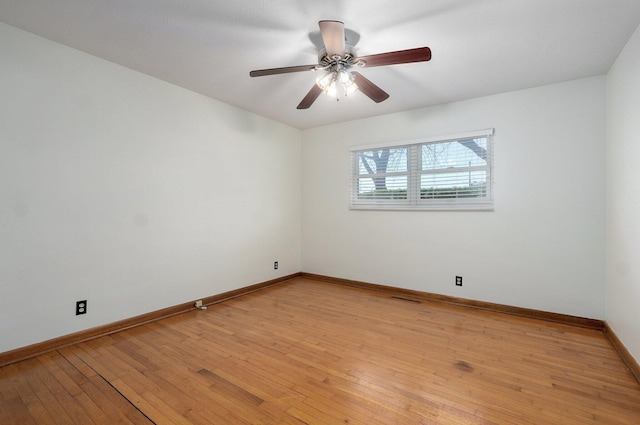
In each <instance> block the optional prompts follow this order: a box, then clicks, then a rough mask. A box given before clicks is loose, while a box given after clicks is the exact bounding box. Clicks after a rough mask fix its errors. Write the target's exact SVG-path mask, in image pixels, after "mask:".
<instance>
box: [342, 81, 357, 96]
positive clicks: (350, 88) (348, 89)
mask: <svg viewBox="0 0 640 425" xmlns="http://www.w3.org/2000/svg"><path fill="white" fill-rule="evenodd" d="M357 89H358V86H356V85H355V83H351V84H349V85H346V86H344V92H345V94H346V95H347V96H348V95H350V94H351V93H353V92H354V91H356V90H357Z"/></svg>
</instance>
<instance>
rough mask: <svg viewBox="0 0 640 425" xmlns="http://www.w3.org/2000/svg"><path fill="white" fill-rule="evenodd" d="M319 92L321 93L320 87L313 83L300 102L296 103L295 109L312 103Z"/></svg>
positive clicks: (307, 106) (305, 107)
mask: <svg viewBox="0 0 640 425" xmlns="http://www.w3.org/2000/svg"><path fill="white" fill-rule="evenodd" d="M320 93H322V89H321V88H320V87H318V85H317V84H314V85H313V87H311V90H309V93H307V95H306V96H305V97H304V99H302V101H301V102H300V104H298V106H297V107H296V109H308V108H309V107H310V106H311V105H312V104H313V102H315V101H316V99H317V98H318V96H320Z"/></svg>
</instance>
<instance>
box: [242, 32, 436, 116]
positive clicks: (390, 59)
mask: <svg viewBox="0 0 640 425" xmlns="http://www.w3.org/2000/svg"><path fill="white" fill-rule="evenodd" d="M318 25H319V26H320V34H321V35H322V41H323V43H324V48H323V49H321V50H320V52H319V54H318V64H317V65H298V66H286V67H282V68H269V69H259V70H255V71H251V72H250V73H249V75H250V76H251V77H262V76H265V75H275V74H286V73H289V72H300V71H324V73H323V75H321V76H320V77H318V78H317V80H316V84H314V86H313V87H312V88H311V90H309V93H307V95H306V96H305V97H304V98H303V99H302V101H301V102H300V104H299V105H298V106H297V108H298V109H307V108H309V107H310V106H311V105H312V104H313V102H315V100H316V99H317V98H318V96H320V93H322V92H325V93H327V94H328V95H331V96H336V97H338V96H339V95H340V94H341V93H342V94H343V95H348V94H351V93H352V92H353V91H355V90H360V91H361V92H362V93H364V94H365V95H366V96H368V97H369V98H370V99H371V100H373V101H374V102H376V103H380V102H382V101H383V100H386V99H387V98H389V94H387V93H386V92H385V91H384V90H382V89H381V88H380V87H378V86H377V85H375V84H374V83H372V82H371V81H369V80H368V79H367V78H365V77H364V76H363V75H362V74H360V73H359V72H357V71H353V70H351V68H354V67H359V68H363V67H368V68H371V67H374V66H384V65H397V64H403V63H411V62H426V61H428V60H430V59H431V49H429V48H428V47H418V48H415V49H408V50H398V51H395V52H388V53H379V54H375V55H368V56H356V55H355V51H354V48H353V46H350V45H349V44H346V40H345V31H344V23H342V22H340V21H320V22H318Z"/></svg>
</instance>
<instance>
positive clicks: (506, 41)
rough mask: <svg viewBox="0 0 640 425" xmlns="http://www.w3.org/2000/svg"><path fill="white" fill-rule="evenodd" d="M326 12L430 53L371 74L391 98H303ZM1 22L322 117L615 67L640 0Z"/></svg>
mask: <svg viewBox="0 0 640 425" xmlns="http://www.w3.org/2000/svg"><path fill="white" fill-rule="evenodd" d="M321 19H335V20H341V21H343V22H344V23H345V27H346V28H347V30H348V33H347V37H348V38H349V37H351V35H350V34H352V32H354V33H355V34H357V35H359V37H360V39H359V41H358V43H357V44H356V51H357V53H358V54H359V55H369V54H374V53H383V52H388V51H394V50H402V49H408V48H413V47H421V46H429V47H430V48H431V49H432V52H433V59H432V60H431V62H422V63H414V64H404V65H393V66H386V67H378V68H371V69H367V68H364V69H362V70H361V71H360V72H361V73H362V74H363V75H364V76H366V77H367V78H368V79H370V80H371V81H373V82H374V83H376V84H377V85H379V86H380V87H381V88H382V89H384V90H385V91H386V92H387V93H389V94H390V98H389V99H388V100H386V101H385V102H382V103H380V104H376V103H374V102H372V101H371V100H370V99H369V98H367V97H365V96H364V95H363V94H361V93H356V94H354V95H352V96H350V97H349V98H348V99H344V100H342V101H340V102H336V101H335V100H334V99H331V98H328V97H326V96H324V95H322V96H321V97H320V98H319V99H318V100H317V101H316V102H315V103H314V104H313V105H312V106H311V108H310V109H308V110H297V109H296V105H297V104H298V103H299V102H300V100H301V99H302V98H303V97H304V95H305V94H306V93H307V92H308V91H309V89H310V88H311V86H312V84H313V83H314V81H315V77H316V74H315V73H314V72H313V71H309V72H301V73H295V74H283V75H274V76H266V77H259V78H250V77H249V71H250V70H252V69H261V68H273V67H281V66H292V65H308V64H315V63H316V62H317V47H316V46H315V45H314V42H316V43H317V42H318V40H319V36H318V25H317V22H318V21H319V20H321ZM0 20H1V21H4V22H5V23H8V24H10V25H13V26H16V27H18V28H22V29H25V30H27V31H30V32H32V33H35V34H38V35H41V36H43V37H46V38H49V39H51V40H54V41H57V42H60V43H62V44H65V45H68V46H71V47H74V48H76V49H79V50H82V51H85V52H87V53H91V54H93V55H95V56H98V57H101V58H104V59H107V60H109V61H112V62H115V63H118V64H121V65H123V66H126V67H128V68H131V69H135V70H138V71H140V72H143V73H145V74H148V75H152V76H154V77H157V78H159V79H162V80H165V81H168V82H171V83H173V84H176V85H178V86H181V87H184V88H187V89H190V90H193V91H195V92H198V93H202V94H204V95H207V96H210V97H212V98H215V99H219V100H221V101H224V102H226V103H229V104H232V105H235V106H238V107H240V108H243V109H246V110H249V111H253V112H256V113H258V114H260V115H263V116H266V117H270V118H273V119H274V120H277V121H280V122H283V123H286V124H289V125H292V126H294V127H297V128H309V127H315V126H319V125H324V124H329V123H335V122H340V121H348V120H352V119H357V118H363V117H370V116H375V115H380V114H387V113H392V112H397V111H403V110H409V109H414V108H419V107H424V106H429V105H435V104H442V103H448V102H453V101H457V100H463V99H469V98H474V97H478V96H484V95H490V94H495V93H501V92H506V91H512V90H518V89H523V88H528V87H535V86H540V85H544V84H549V83H554V82H560V81H567V80H572V79H577V78H583V77H588V76H594V75H602V74H605V73H606V72H607V71H608V69H609V68H610V67H611V65H612V63H613V61H614V60H615V58H616V57H617V55H618V54H619V52H620V51H621V49H622V48H623V47H624V45H625V43H626V42H627V40H628V39H629V38H630V36H631V34H632V33H633V31H634V30H635V28H636V27H637V26H638V25H639V24H640V1H639V0H429V1H425V0H322V1H320V0H0Z"/></svg>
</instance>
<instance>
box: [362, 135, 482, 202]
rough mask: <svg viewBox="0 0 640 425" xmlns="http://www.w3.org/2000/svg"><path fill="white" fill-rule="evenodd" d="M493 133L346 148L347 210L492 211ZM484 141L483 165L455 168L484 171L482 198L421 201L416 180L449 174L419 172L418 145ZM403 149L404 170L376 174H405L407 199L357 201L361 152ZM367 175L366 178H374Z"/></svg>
mask: <svg viewBox="0 0 640 425" xmlns="http://www.w3.org/2000/svg"><path fill="white" fill-rule="evenodd" d="M493 134H494V129H493V128H489V129H484V130H477V131H469V132H464V133H457V134H450V135H445V136H434V137H426V138H423V139H418V140H410V141H397V142H390V143H378V144H371V145H360V146H352V147H350V148H349V152H350V156H351V182H350V197H349V198H350V200H349V207H350V208H351V209H354V210H427V211H429V210H431V211H433V210H436V211H438V210H440V211H442V210H479V211H493V194H494V190H493V180H494V179H493V168H494V164H493V144H494V141H493ZM479 138H486V139H487V147H486V150H487V152H486V154H487V158H486V166H484V165H483V166H471V167H462V168H456V170H455V171H456V172H467V171H469V172H472V171H484V172H486V196H483V197H478V198H465V197H461V198H446V199H443V198H441V199H421V195H420V193H421V191H420V181H421V176H422V175H423V174H438V173H451V171H452V170H450V169H442V170H422V169H421V167H422V161H421V157H420V155H421V152H422V146H424V145H428V144H437V143H445V142H452V141H459V140H468V139H479ZM394 148H395V149H398V148H407V160H408V171H407V172H395V173H394V172H390V173H384V174H380V177H391V176H397V175H407V199H359V198H358V182H359V179H360V178H363V175H362V174H360V162H359V161H360V159H359V155H360V154H361V153H363V152H369V151H375V150H382V149H394ZM376 176H377V175H375V174H368V175H367V176H366V178H372V177H376Z"/></svg>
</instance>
